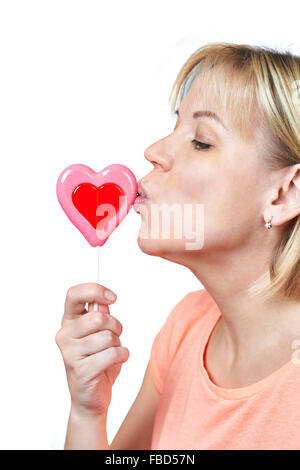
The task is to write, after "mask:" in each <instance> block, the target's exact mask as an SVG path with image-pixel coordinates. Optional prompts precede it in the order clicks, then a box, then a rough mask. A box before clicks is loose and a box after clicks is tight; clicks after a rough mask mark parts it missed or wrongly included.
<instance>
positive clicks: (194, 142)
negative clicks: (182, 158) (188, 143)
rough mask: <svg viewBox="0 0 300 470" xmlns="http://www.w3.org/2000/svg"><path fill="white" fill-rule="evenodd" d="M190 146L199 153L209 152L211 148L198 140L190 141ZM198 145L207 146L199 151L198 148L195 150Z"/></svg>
mask: <svg viewBox="0 0 300 470" xmlns="http://www.w3.org/2000/svg"><path fill="white" fill-rule="evenodd" d="M192 144H193V147H194V149H195V150H197V151H198V152H201V150H209V149H210V147H211V145H210V144H205V143H204V142H199V140H196V139H194V140H192ZM198 145H208V147H206V148H200V149H199V148H197V146H198Z"/></svg>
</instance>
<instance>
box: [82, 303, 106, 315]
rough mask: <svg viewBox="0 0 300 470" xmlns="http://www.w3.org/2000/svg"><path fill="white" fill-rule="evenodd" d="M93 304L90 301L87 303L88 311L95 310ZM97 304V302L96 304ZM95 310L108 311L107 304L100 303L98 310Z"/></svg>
mask: <svg viewBox="0 0 300 470" xmlns="http://www.w3.org/2000/svg"><path fill="white" fill-rule="evenodd" d="M94 305H95V304H92V303H88V310H87V311H88V312H95V310H94ZM97 305H98V304H97ZM96 311H97V312H103V313H110V311H109V306H108V305H104V304H102V305H101V304H100V305H98V310H96Z"/></svg>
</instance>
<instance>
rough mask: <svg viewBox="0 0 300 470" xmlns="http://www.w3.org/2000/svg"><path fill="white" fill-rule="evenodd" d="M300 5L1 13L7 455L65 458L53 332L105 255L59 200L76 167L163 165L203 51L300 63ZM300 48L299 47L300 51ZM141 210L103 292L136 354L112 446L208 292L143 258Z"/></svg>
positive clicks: (118, 397)
mask: <svg viewBox="0 0 300 470" xmlns="http://www.w3.org/2000/svg"><path fill="white" fill-rule="evenodd" d="M299 13H300V11H299V2H298V1H297V2H296V1H295V2H292V1H285V2H269V1H265V2H262V1H251V2H238V1H227V2H222V1H213V0H211V1H209V2H201V1H200V0H197V1H191V0H190V1H189V0H185V1H182V0H181V1H175V0H163V1H161V0H160V1H154V0H152V1H151V2H149V1H141V0H140V1H130V0H126V1H121V0H120V1H110V2H103V1H101V0H99V1H89V0H82V1H75V0H70V1H64V0H51V1H50V0H49V1H43V0H37V1H26V0H22V1H14V0H8V1H3V0H2V1H1V2H0V67H1V71H0V155H1V182H0V191H1V245H0V247H1V254H0V256H1V257H0V265H1V299H0V305H1V327H0V346H1V372H0V379H1V383H0V386H1V388H0V390H1V392H0V447H1V449H61V448H63V445H64V438H65V431H66V423H67V418H68V412H69V405H70V400H69V393H68V388H67V382H66V378H65V371H64V365H63V362H62V358H61V355H60V351H59V349H58V348H57V346H56V344H55V340H54V337H55V333H56V331H57V330H58V329H59V327H60V321H61V317H62V314H63V304H64V299H65V294H66V291H67V289H68V287H70V286H72V285H75V284H79V283H82V282H89V281H95V280H96V267H97V264H96V263H97V258H96V254H97V250H96V248H92V247H91V246H90V245H89V244H88V243H87V242H86V240H85V239H84V238H83V236H82V235H81V233H80V232H79V231H78V230H77V229H75V227H73V226H72V224H71V222H70V221H69V219H68V218H67V217H66V216H65V214H64V213H63V211H62V210H61V208H60V206H59V204H58V201H57V199H56V192H55V185H56V180H57V177H58V175H59V173H60V172H61V171H62V170H63V169H64V168H65V167H66V166H68V165H70V164H72V163H83V164H86V165H88V166H90V167H91V168H93V169H94V170H95V171H100V170H101V169H102V168H103V167H105V166H107V165H109V164H111V163H120V164H123V165H126V166H128V167H129V168H130V169H131V170H132V171H133V172H134V174H135V176H136V178H137V179H140V178H141V177H143V176H144V175H146V174H147V173H148V172H149V171H150V170H151V169H152V165H151V164H150V163H149V162H147V161H146V160H145V158H144V151H145V149H146V148H147V147H148V146H149V145H150V144H152V143H153V142H154V141H156V140H158V139H160V138H161V137H163V136H165V135H167V134H169V133H170V132H171V131H172V129H173V127H174V123H175V121H174V118H173V117H171V113H170V109H169V105H168V98H169V93H170V90H171V86H172V84H173V82H174V80H175V77H176V75H177V73H178V71H179V68H180V66H181V65H182V64H183V62H184V61H185V60H186V59H187V58H188V56H189V55H190V54H191V53H193V52H194V51H195V50H196V49H197V48H198V47H200V46H202V45H203V44H205V43H206V42H215V41H219V40H220V41H228V42H237V43H251V44H257V45H266V46H271V47H275V48H276V47H279V48H282V49H285V48H289V49H290V50H291V51H292V52H296V53H298V54H299V52H300V45H299V16H300V15H299ZM297 41H298V42H297ZM139 227H140V215H139V214H137V213H135V212H134V211H133V209H132V210H131V211H130V212H129V214H128V216H127V217H126V219H125V220H124V221H123V223H122V224H121V225H120V226H119V227H118V229H117V230H116V231H115V232H114V233H113V234H112V236H111V237H110V239H109V240H108V242H107V243H106V244H105V245H104V246H103V247H102V248H101V270H100V283H101V284H103V285H104V286H106V287H109V288H111V289H112V290H113V291H114V292H116V294H117V295H118V299H117V302H116V303H115V304H114V305H113V306H112V307H111V310H110V311H111V314H112V315H114V316H116V317H117V318H118V319H119V320H120V321H121V323H122V324H123V328H124V329H123V333H122V337H121V339H122V344H123V345H124V346H127V347H128V348H129V350H130V358H129V360H128V361H127V362H126V363H125V364H123V366H122V370H121V373H120V375H119V377H118V379H117V381H116V383H115V385H114V387H113V396H112V402H111V406H110V408H109V413H108V440H109V442H111V441H112V439H113V437H114V436H115V434H116V432H117V430H118V428H119V426H120V425H121V423H122V421H123V419H124V417H125V415H126V414H127V411H128V410H129V408H130V406H131V404H132V402H133V401H134V399H135V397H136V394H137V393H138V390H139V388H140V385H141V382H142V379H143V375H144V372H145V368H146V365H147V361H148V359H149V354H150V349H151V345H152V341H153V339H154V336H155V335H156V333H157V332H158V330H159V329H160V328H161V326H162V324H163V323H164V321H165V320H166V318H167V316H168V314H169V312H170V310H171V309H172V308H173V306H174V305H175V304H176V303H177V302H178V301H179V300H180V299H181V298H182V297H183V296H184V295H185V294H186V293H187V292H189V291H192V290H197V289H200V288H202V285H201V284H200V283H199V281H198V280H197V279H196V278H195V277H193V275H192V274H191V272H190V271H188V270H187V269H185V268H183V267H181V266H179V265H177V264H172V263H168V262H167V261H165V260H162V259H160V258H155V257H151V256H148V255H145V254H144V253H142V252H141V251H140V249H139V247H138V245H137V235H138V231H139Z"/></svg>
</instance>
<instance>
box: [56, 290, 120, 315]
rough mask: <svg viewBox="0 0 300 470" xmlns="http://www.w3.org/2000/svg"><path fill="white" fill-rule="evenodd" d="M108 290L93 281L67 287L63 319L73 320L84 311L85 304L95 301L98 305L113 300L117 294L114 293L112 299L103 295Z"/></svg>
mask: <svg viewBox="0 0 300 470" xmlns="http://www.w3.org/2000/svg"><path fill="white" fill-rule="evenodd" d="M106 291H109V292H111V291H110V290H109V289H107V288H106V287H104V286H102V285H100V284H97V283H95V282H89V283H86V284H79V285H77V286H73V287H70V288H69V289H68V292H67V295H66V301H65V312H64V316H63V321H64V320H74V318H76V317H77V316H78V315H80V314H82V313H85V312H86V309H85V304H86V302H88V303H94V302H97V303H98V304H99V305H100V304H104V305H108V304H111V303H113V302H115V300H116V298H117V296H116V294H115V298H114V300H109V299H108V298H106V297H105V292H106Z"/></svg>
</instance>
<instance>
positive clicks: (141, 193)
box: [137, 180, 148, 199]
mask: <svg viewBox="0 0 300 470" xmlns="http://www.w3.org/2000/svg"><path fill="white" fill-rule="evenodd" d="M138 196H142V198H145V199H147V198H148V194H147V191H146V190H145V188H144V186H143V185H142V182H141V180H140V181H138V193H137V197H138Z"/></svg>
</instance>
